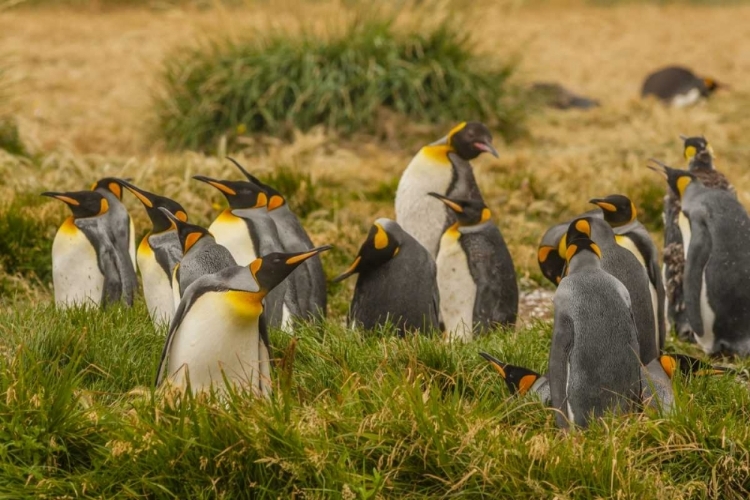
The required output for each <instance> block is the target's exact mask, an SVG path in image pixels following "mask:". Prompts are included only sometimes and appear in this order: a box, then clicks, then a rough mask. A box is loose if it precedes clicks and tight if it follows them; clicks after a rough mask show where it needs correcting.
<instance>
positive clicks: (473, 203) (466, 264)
mask: <svg viewBox="0 0 750 500" xmlns="http://www.w3.org/2000/svg"><path fill="white" fill-rule="evenodd" d="M428 194H429V195H430V196H432V197H434V198H437V199H438V200H440V201H442V202H443V203H444V204H445V205H446V206H447V207H448V208H450V209H451V210H452V211H453V212H454V213H455V217H456V222H455V223H454V224H453V225H452V226H450V227H449V228H448V229H447V230H446V231H445V233H443V237H442V238H441V239H440V247H439V250H438V255H437V259H436V264H437V284H438V291H439V293H440V311H441V317H442V319H443V322H444V323H445V330H446V332H448V335H449V338H451V339H459V340H463V341H469V340H471V339H472V338H473V335H474V332H475V331H476V332H477V333H479V332H482V331H485V332H486V331H488V330H491V329H493V328H495V327H497V326H498V325H502V326H512V325H514V324H515V322H516V316H517V314H518V283H517V281H516V270H515V267H514V266H513V259H512V258H511V256H510V252H509V251H508V247H507V246H506V244H505V240H504V239H503V236H502V234H501V233H500V230H499V229H498V228H497V226H495V225H494V224H493V223H492V221H491V220H490V217H491V214H490V210H489V209H488V208H487V206H486V205H485V204H484V202H482V201H481V200H458V199H455V198H447V197H445V196H442V195H439V194H437V193H428Z"/></svg>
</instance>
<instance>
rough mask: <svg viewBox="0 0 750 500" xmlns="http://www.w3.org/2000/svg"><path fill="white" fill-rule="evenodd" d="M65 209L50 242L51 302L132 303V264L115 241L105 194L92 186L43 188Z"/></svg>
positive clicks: (67, 304)
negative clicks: (67, 212) (61, 190)
mask: <svg viewBox="0 0 750 500" xmlns="http://www.w3.org/2000/svg"><path fill="white" fill-rule="evenodd" d="M42 196H49V197H51V198H55V199H57V200H60V201H62V202H63V203H65V204H66V205H68V207H69V208H70V210H71V212H72V213H73V215H72V216H70V217H68V218H67V219H65V222H63V224H62V226H60V229H58V231H57V234H56V235H55V239H54V241H53V243H52V283H53V288H54V290H55V303H56V304H57V305H58V306H62V307H72V306H76V305H82V304H86V303H93V304H95V305H106V304H109V303H112V302H118V301H120V300H125V302H126V303H127V304H128V305H132V304H133V293H134V290H133V288H129V287H132V286H133V284H132V282H131V280H130V279H128V278H129V277H128V274H127V273H128V270H130V269H132V264H131V262H130V256H129V255H128V253H127V251H124V250H123V249H122V248H121V247H118V246H116V245H115V243H114V242H113V241H112V237H111V232H110V230H109V229H110V228H109V224H110V222H111V221H110V220H109V219H108V218H107V214H108V212H109V210H110V205H109V201H108V200H107V198H106V197H105V196H104V195H102V194H101V193H100V192H97V191H77V192H68V193H56V192H50V191H48V192H45V193H42Z"/></svg>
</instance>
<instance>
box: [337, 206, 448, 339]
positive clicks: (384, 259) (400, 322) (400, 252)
mask: <svg viewBox="0 0 750 500" xmlns="http://www.w3.org/2000/svg"><path fill="white" fill-rule="evenodd" d="M355 273H356V274H359V276H358V277H357V284H356V286H355V287H354V297H353V298H352V303H351V307H350V308H349V323H350V325H352V326H360V325H361V326H362V327H363V328H365V329H367V330H371V329H374V328H377V327H380V326H383V325H385V324H387V323H389V322H390V323H391V324H393V325H394V326H395V327H396V328H397V330H398V333H399V335H401V336H403V335H404V334H405V333H406V332H407V331H412V330H419V331H423V332H425V333H429V332H430V331H431V330H433V329H436V328H438V326H439V323H440V322H439V319H438V315H439V313H440V299H439V296H438V288H437V271H436V268H435V259H433V258H432V256H431V255H430V254H429V252H427V250H426V249H425V248H424V247H423V246H422V245H420V244H419V242H418V241H417V240H415V239H414V238H413V237H412V236H411V235H409V234H408V233H407V232H406V231H404V230H403V229H401V226H399V225H398V223H396V222H394V221H392V220H390V219H378V220H376V221H375V223H374V224H373V225H372V227H371V228H370V232H369V233H368V235H367V239H366V240H365V242H364V243H363V244H362V246H361V247H360V249H359V253H358V254H357V257H356V259H354V262H353V263H352V265H351V266H349V268H348V269H347V270H346V271H344V273H343V274H341V275H340V276H338V277H337V278H335V279H334V280H333V282H334V283H337V282H339V281H342V280H344V279H346V278H348V277H349V276H351V275H353V274H355Z"/></svg>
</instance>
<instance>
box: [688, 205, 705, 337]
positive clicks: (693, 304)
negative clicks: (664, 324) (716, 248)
mask: <svg viewBox="0 0 750 500" xmlns="http://www.w3.org/2000/svg"><path fill="white" fill-rule="evenodd" d="M685 215H686V216H687V217H688V220H689V221H690V235H691V236H690V245H689V246H688V251H687V259H686V261H685V277H684V281H683V283H685V284H687V285H688V286H683V295H684V296H685V306H686V307H687V310H688V318H689V320H690V326H691V327H692V328H693V331H695V333H697V334H698V335H700V336H702V335H703V333H704V332H703V321H695V320H696V319H700V318H701V290H702V289H703V271H704V269H705V268H706V264H707V263H708V258H709V257H710V256H711V247H712V242H711V232H710V231H709V230H708V225H707V223H706V218H705V214H704V213H703V211H700V210H694V211H691V212H690V213H689V214H688V213H685Z"/></svg>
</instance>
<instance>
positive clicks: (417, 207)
mask: <svg viewBox="0 0 750 500" xmlns="http://www.w3.org/2000/svg"><path fill="white" fill-rule="evenodd" d="M482 153H490V154H492V155H493V156H497V151H496V150H495V148H494V147H493V146H492V136H491V135H490V131H489V130H488V129H487V127H486V126H484V125H483V124H481V123H478V122H469V123H461V124H460V125H458V126H456V127H455V128H453V130H451V131H450V132H448V135H447V136H445V137H443V138H442V139H440V140H438V141H436V142H433V143H432V144H430V145H428V146H424V147H423V148H422V149H420V150H419V153H417V155H416V156H415V157H414V158H413V159H412V161H411V163H409V165H408V166H407V167H406V170H405V171H404V173H403V175H402V176H401V180H400V181H399V183H398V189H397V190H396V221H397V222H398V223H399V224H400V225H401V227H402V228H403V229H404V231H406V232H407V233H409V234H411V235H412V236H413V237H414V238H415V239H416V240H417V241H418V242H419V243H421V244H422V245H423V246H424V247H425V248H426V249H427V251H429V252H430V255H432V256H433V257H435V256H436V255H437V251H438V244H439V242H440V237H441V236H442V234H443V231H445V228H447V227H448V226H450V225H451V224H453V222H454V218H453V212H452V211H451V210H450V209H448V208H447V207H445V206H444V205H442V204H441V203H440V202H439V201H438V200H436V199H433V198H430V197H429V196H427V193H429V192H434V193H438V194H441V195H443V196H447V197H449V198H459V199H466V200H481V199H482V195H481V194H480V191H479V186H477V183H476V180H475V179H474V171H473V169H472V167H471V164H470V163H469V161H470V160H473V159H474V158H476V157H477V156H479V155H480V154H482Z"/></svg>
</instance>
